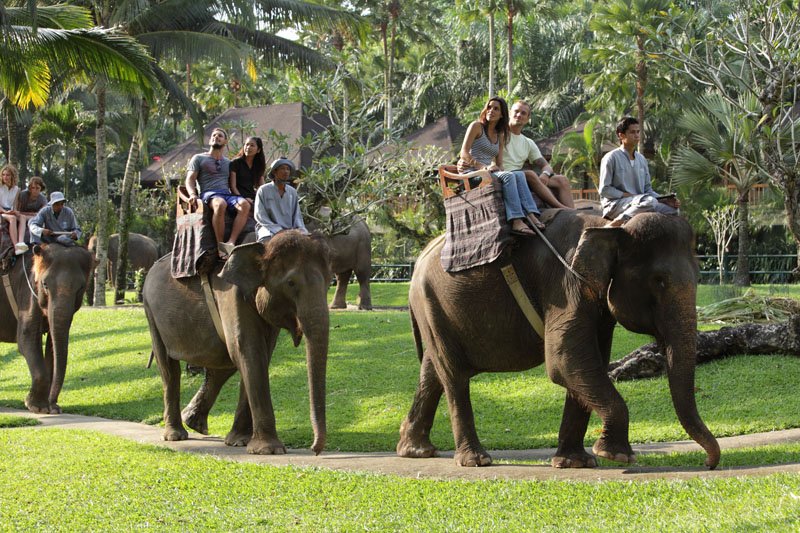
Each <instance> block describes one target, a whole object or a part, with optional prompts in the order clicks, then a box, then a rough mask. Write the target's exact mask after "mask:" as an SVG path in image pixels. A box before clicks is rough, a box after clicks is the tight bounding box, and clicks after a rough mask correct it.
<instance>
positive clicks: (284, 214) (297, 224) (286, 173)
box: [255, 157, 308, 242]
mask: <svg viewBox="0 0 800 533" xmlns="http://www.w3.org/2000/svg"><path fill="white" fill-rule="evenodd" d="M293 171H294V163H292V162H291V161H290V160H288V159H286V158H284V157H282V158H280V159H276V160H275V161H273V162H272V165H271V166H270V169H269V177H270V178H272V182H271V183H267V184H265V185H262V186H261V187H259V188H258V192H257V193H256V212H255V219H256V238H257V239H258V242H266V241H268V240H270V239H271V238H272V237H273V236H274V235H275V234H276V233H278V232H279V231H283V230H286V229H297V230H300V231H301V232H302V233H304V234H308V230H307V229H306V226H305V224H303V215H302V214H301V213H300V203H299V198H298V196H297V190H295V188H294V187H292V186H291V185H289V181H290V177H291V175H292V172H293Z"/></svg>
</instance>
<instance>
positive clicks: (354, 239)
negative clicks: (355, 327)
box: [307, 218, 372, 311]
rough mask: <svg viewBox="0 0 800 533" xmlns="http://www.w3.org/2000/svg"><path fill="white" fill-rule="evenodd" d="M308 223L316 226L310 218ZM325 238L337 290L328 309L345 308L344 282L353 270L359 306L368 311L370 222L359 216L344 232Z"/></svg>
mask: <svg viewBox="0 0 800 533" xmlns="http://www.w3.org/2000/svg"><path fill="white" fill-rule="evenodd" d="M307 227H308V229H309V230H311V231H314V230H316V229H317V226H316V225H315V224H314V222H313V221H309V223H308V224H307ZM326 238H327V240H328V246H329V247H330V251H331V271H332V272H333V273H334V274H335V275H336V292H335V293H334V295H333V302H331V309H346V308H347V285H348V284H349V283H350V277H351V276H352V275H353V271H355V273H356V279H357V280H358V285H359V291H358V308H359V309H364V310H367V311H371V310H372V293H371V292H370V288H369V278H370V277H372V234H371V233H370V231H369V226H367V223H366V222H364V220H362V219H361V218H359V219H357V220H356V222H355V223H354V224H353V225H352V226H351V227H350V231H348V232H347V233H344V234H338V235H333V236H326Z"/></svg>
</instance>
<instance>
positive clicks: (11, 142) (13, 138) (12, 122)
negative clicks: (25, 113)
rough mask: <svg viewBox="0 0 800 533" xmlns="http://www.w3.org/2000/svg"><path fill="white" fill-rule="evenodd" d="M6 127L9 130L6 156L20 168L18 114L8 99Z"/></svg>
mask: <svg viewBox="0 0 800 533" xmlns="http://www.w3.org/2000/svg"><path fill="white" fill-rule="evenodd" d="M4 107H5V112H6V128H7V130H8V153H7V154H6V157H7V159H8V162H9V163H10V164H12V165H14V166H15V167H17V168H19V161H18V156H17V115H16V110H15V108H14V106H13V105H11V103H9V102H8V100H6V104H5V106H4Z"/></svg>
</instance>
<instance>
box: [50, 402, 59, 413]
mask: <svg viewBox="0 0 800 533" xmlns="http://www.w3.org/2000/svg"><path fill="white" fill-rule="evenodd" d="M50 414H51V415H60V414H61V406H60V405H58V404H57V403H56V402H50Z"/></svg>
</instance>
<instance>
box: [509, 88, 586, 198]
mask: <svg viewBox="0 0 800 533" xmlns="http://www.w3.org/2000/svg"><path fill="white" fill-rule="evenodd" d="M509 114H510V117H509V121H508V129H509V135H508V142H507V143H506V146H505V148H504V150H505V151H504V152H503V168H504V169H505V170H507V171H509V172H524V173H525V179H526V180H527V181H528V185H529V186H530V188H531V191H532V192H533V193H534V194H535V195H536V196H538V197H539V198H540V199H541V200H543V201H544V203H546V204H547V205H549V206H550V207H560V208H568V209H574V208H575V203H574V201H573V200H572V190H571V188H570V185H569V180H568V179H567V177H566V176H564V175H561V174H556V173H555V172H553V167H551V166H550V163H548V162H547V159H545V158H544V157H542V152H541V151H540V150H539V147H538V146H536V143H535V142H534V141H533V139H530V138H528V137H526V136H525V135H523V134H522V128H524V127H525V126H526V125H527V124H528V121H529V120H530V118H531V105H530V104H529V103H528V102H526V101H525V100H517V101H516V102H515V103H514V105H513V106H511V110H510V113H509ZM525 163H530V164H532V165H534V167H538V168H540V169H541V173H540V174H539V175H537V174H536V173H535V172H534V171H532V170H523V168H522V167H523V166H525Z"/></svg>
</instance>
